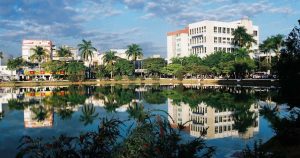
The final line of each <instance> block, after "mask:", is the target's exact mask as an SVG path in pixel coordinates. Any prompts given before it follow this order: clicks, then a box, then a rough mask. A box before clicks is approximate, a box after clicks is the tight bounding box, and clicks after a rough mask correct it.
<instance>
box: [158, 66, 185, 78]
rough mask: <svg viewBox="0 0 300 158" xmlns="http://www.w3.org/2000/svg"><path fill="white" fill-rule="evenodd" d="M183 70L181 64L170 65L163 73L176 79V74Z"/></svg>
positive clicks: (163, 69)
mask: <svg viewBox="0 0 300 158" xmlns="http://www.w3.org/2000/svg"><path fill="white" fill-rule="evenodd" d="M181 69H183V66H182V65H181V64H168V65H167V66H166V67H164V68H162V70H161V73H163V74H166V75H169V76H173V77H175V74H176V73H178V71H180V70H181Z"/></svg>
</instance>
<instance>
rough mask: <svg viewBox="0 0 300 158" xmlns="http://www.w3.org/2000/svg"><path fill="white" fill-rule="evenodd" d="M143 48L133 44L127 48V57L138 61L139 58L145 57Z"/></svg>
mask: <svg viewBox="0 0 300 158" xmlns="http://www.w3.org/2000/svg"><path fill="white" fill-rule="evenodd" d="M142 51H143V50H142V48H140V46H139V45H137V44H132V45H128V46H127V51H126V55H127V57H128V58H130V57H132V60H133V61H136V60H137V59H138V58H141V57H143V52H142Z"/></svg>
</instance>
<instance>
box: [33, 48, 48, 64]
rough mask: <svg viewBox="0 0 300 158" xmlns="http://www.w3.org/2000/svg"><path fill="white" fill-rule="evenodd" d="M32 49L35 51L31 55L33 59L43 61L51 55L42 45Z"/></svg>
mask: <svg viewBox="0 0 300 158" xmlns="http://www.w3.org/2000/svg"><path fill="white" fill-rule="evenodd" d="M31 50H32V51H33V54H32V55H31V56H30V57H29V59H30V60H31V61H35V60H36V61H37V62H38V63H41V62H42V61H45V60H46V59H47V58H49V57H50V56H49V54H48V53H47V50H45V49H44V48H43V47H41V46H36V47H35V48H31Z"/></svg>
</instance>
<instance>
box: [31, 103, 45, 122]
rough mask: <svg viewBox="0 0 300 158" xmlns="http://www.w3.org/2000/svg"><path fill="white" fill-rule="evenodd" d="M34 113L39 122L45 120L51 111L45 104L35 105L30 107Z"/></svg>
mask: <svg viewBox="0 0 300 158" xmlns="http://www.w3.org/2000/svg"><path fill="white" fill-rule="evenodd" d="M30 110H31V111H32V112H33V113H34V114H35V116H34V118H33V119H34V120H37V121H38V122H40V121H44V120H45V119H46V118H47V117H48V116H49V111H48V110H47V109H45V107H43V106H41V105H40V106H38V107H33V108H31V109H30Z"/></svg>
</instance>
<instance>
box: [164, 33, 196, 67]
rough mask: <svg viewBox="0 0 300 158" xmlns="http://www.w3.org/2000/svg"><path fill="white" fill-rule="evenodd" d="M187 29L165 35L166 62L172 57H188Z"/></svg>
mask: <svg viewBox="0 0 300 158" xmlns="http://www.w3.org/2000/svg"><path fill="white" fill-rule="evenodd" d="M188 50H189V28H188V27H186V28H185V29H183V30H177V31H174V32H169V33H168V34H167V60H168V62H170V61H171V59H172V58H174V57H184V56H189V54H190V53H189V51H188Z"/></svg>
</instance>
